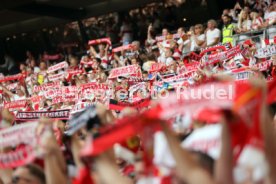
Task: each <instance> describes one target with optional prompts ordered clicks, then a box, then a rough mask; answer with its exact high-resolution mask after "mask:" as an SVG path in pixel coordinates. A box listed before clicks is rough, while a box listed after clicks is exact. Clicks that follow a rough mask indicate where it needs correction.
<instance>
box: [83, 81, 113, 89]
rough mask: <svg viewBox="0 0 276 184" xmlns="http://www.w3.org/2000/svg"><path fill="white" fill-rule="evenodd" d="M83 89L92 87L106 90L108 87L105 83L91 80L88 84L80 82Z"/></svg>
mask: <svg viewBox="0 0 276 184" xmlns="http://www.w3.org/2000/svg"><path fill="white" fill-rule="evenodd" d="M85 89H93V90H98V89H103V90H108V89H109V87H108V85H107V84H105V83H97V82H91V83H88V84H82V85H81V90H85Z"/></svg>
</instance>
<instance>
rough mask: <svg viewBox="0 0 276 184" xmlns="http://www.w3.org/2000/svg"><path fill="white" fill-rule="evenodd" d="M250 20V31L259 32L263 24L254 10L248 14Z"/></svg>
mask: <svg viewBox="0 0 276 184" xmlns="http://www.w3.org/2000/svg"><path fill="white" fill-rule="evenodd" d="M250 18H251V20H252V29H253V30H259V29H261V28H262V27H263V24H264V21H263V18H262V17H261V16H260V14H259V13H258V12H257V11H256V10H253V11H252V12H251V13H250Z"/></svg>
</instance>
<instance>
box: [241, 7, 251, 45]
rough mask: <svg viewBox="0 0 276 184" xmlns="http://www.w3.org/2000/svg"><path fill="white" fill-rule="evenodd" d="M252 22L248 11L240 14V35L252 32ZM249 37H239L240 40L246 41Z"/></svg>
mask: <svg viewBox="0 0 276 184" xmlns="http://www.w3.org/2000/svg"><path fill="white" fill-rule="evenodd" d="M251 25H252V21H251V20H250V17H249V14H248V12H247V11H244V10H242V11H241V13H240V14H239V21H238V29H237V32H238V33H246V32H248V31H250V30H251ZM248 37H249V36H247V35H241V36H240V37H239V39H240V40H246V39H248Z"/></svg>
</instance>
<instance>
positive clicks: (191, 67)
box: [179, 61, 200, 73]
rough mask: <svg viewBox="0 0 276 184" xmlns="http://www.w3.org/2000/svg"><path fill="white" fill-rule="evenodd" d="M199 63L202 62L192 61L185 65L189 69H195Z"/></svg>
mask: <svg viewBox="0 0 276 184" xmlns="http://www.w3.org/2000/svg"><path fill="white" fill-rule="evenodd" d="M199 65H200V63H199V62H198V61H192V62H191V63H188V64H185V67H186V70H187V71H195V70H197V69H198V67H199ZM179 73H181V72H179Z"/></svg>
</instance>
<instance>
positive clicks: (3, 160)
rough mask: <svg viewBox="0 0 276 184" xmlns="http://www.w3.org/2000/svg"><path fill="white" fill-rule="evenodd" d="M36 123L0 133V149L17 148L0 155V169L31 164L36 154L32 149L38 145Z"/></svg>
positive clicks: (17, 126) (25, 124)
mask: <svg viewBox="0 0 276 184" xmlns="http://www.w3.org/2000/svg"><path fill="white" fill-rule="evenodd" d="M37 127H38V123H37V122H33V123H24V124H20V125H15V126H12V127H10V128H7V129H3V130H1V131H0V148H1V150H3V149H5V148H15V147H17V146H19V145H24V146H21V147H20V148H17V149H15V150H12V151H8V152H4V153H1V154H0V168H15V167H19V166H22V165H25V164H28V163H30V162H32V161H33V160H34V159H35V157H36V156H37V153H36V152H35V149H34V147H35V146H37V145H38V144H39V137H37V135H36V129H37Z"/></svg>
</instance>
